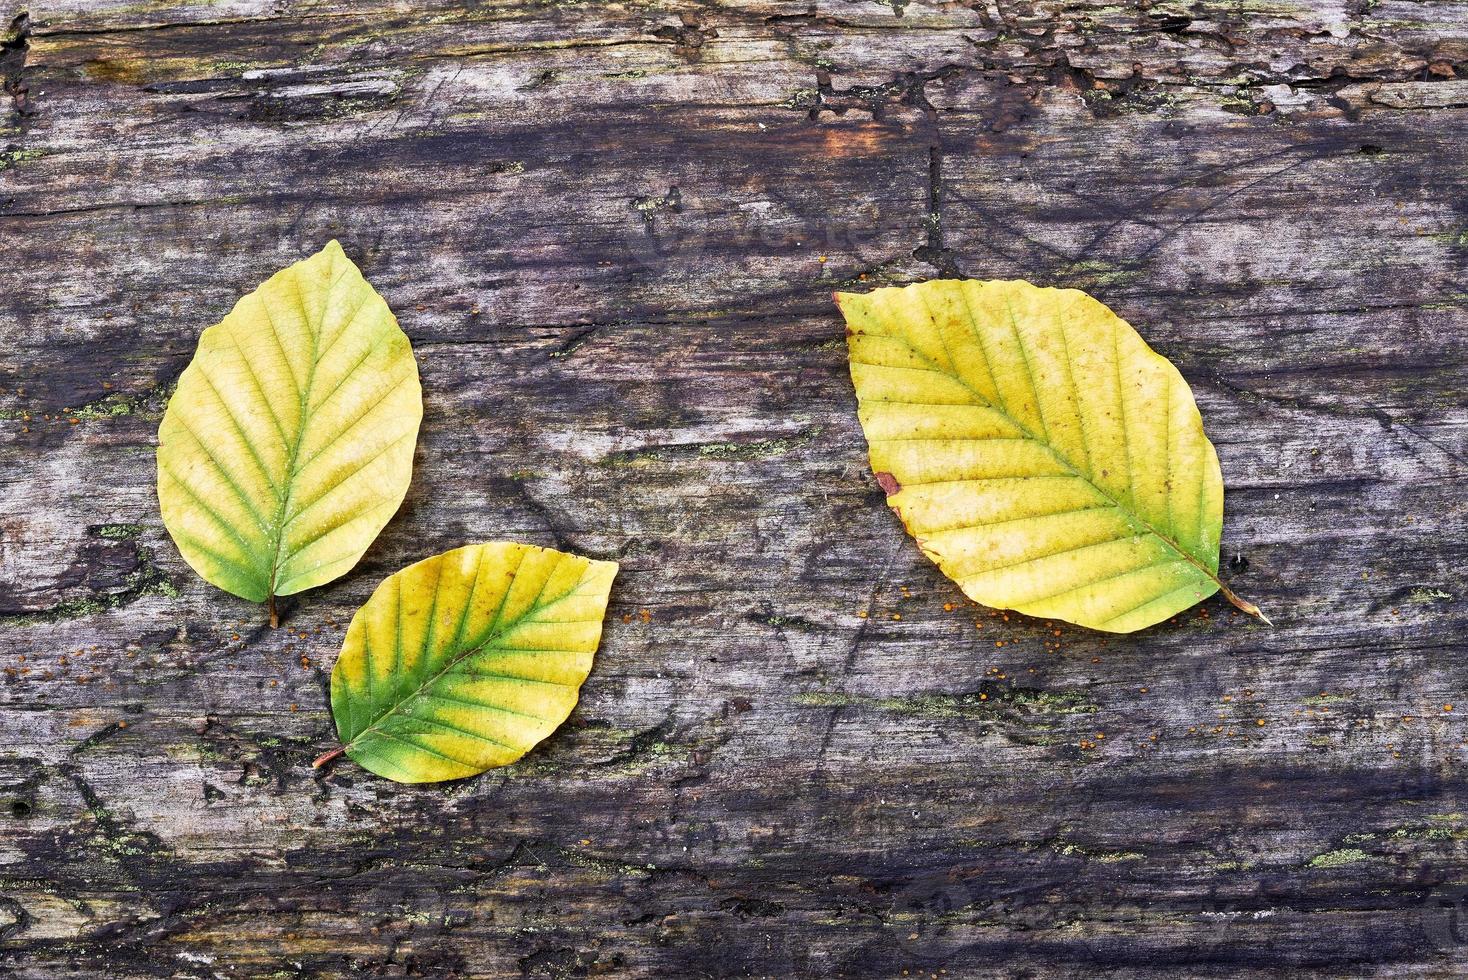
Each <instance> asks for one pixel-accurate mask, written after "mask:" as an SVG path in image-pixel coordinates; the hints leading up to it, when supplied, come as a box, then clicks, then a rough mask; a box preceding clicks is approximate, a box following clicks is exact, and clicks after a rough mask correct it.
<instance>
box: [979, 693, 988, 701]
mask: <svg viewBox="0 0 1468 980" xmlns="http://www.w3.org/2000/svg"><path fill="white" fill-rule="evenodd" d="M979 700H980V701H987V700H989V695H987V694H980V695H979Z"/></svg>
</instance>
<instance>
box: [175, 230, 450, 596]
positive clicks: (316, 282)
mask: <svg viewBox="0 0 1468 980" xmlns="http://www.w3.org/2000/svg"><path fill="white" fill-rule="evenodd" d="M422 419H423V397H422V391H421V389H420V388H419V385H418V365H417V364H416V362H415V361H414V360H413V350H412V347H411V345H410V344H409V343H408V338H407V336H406V335H405V334H404V333H403V331H402V330H400V329H399V328H398V322H397V319H396V318H395V317H394V316H393V314H392V311H391V310H390V309H388V307H387V303H386V302H385V301H384V300H383V298H382V297H381V296H379V295H378V294H377V291H376V290H374V289H373V288H372V286H371V284H369V283H368V282H367V280H366V279H364V278H362V273H361V272H360V271H359V270H358V269H357V267H356V266H355V265H354V264H352V260H351V259H349V258H347V257H346V255H345V254H344V253H343V252H342V249H341V246H340V245H338V244H337V243H336V242H332V243H331V244H329V245H327V246H326V248H324V249H322V250H321V251H320V252H318V253H316V254H315V255H313V256H311V257H310V258H309V259H306V260H304V261H302V262H297V263H296V264H295V265H292V266H290V267H289V268H287V269H284V270H282V271H280V272H278V273H276V274H275V275H274V276H272V277H271V278H270V279H269V280H268V281H267V282H266V283H265V284H264V285H262V286H261V287H260V288H259V289H256V290H255V291H254V292H252V293H250V294H249V295H248V296H245V297H244V298H243V299H241V300H240V301H239V302H238V303H237V304H236V305H235V308H234V309H233V310H231V311H230V313H229V315H228V316H226V317H225V318H224V319H223V320H221V321H220V322H219V323H217V324H215V325H214V326H212V327H210V328H208V329H207V330H205V331H204V333H203V334H202V335H201V336H200V337H199V349H198V351H197V352H196V353H195V354H194V359H193V361H192V362H190V364H189V366H188V367H187V368H185V369H184V372H183V375H182V376H181V377H180V378H179V382H178V390H177V391H176V392H175V393H174V395H173V397H172V398H171V399H170V400H169V402H168V410H167V411H166V412H165V413H164V416H163V424H162V426H161V427H160V428H159V431H158V499H159V502H160V504H161V506H162V511H163V522H164V524H165V525H167V527H168V532H169V534H171V535H172V536H173V540H174V542H175V543H176V544H177V545H178V549H179V551H180V552H182V553H183V557H184V560H185V561H187V562H188V563H189V565H190V566H192V567H193V569H194V571H196V572H198V573H199V574H200V575H201V576H203V577H204V578H205V579H206V580H208V581H209V582H212V583H213V584H214V585H217V586H219V588H221V589H224V590H225V591H227V592H232V593H234V594H235V595H237V596H240V597H242V598H245V599H249V600H251V601H253V602H269V603H270V605H271V620H272V625H273V624H274V615H275V614H274V609H275V597H276V596H285V595H291V594H293V593H296V592H301V591H303V590H305V589H310V588H315V587H316V586H318V585H323V584H325V583H327V582H330V581H331V580H332V579H335V578H337V577H338V576H340V575H342V574H344V573H346V572H347V571H348V570H349V569H350V568H351V567H352V566H353V565H355V564H356V563H357V560H358V559H359V558H361V557H362V553H363V552H364V551H366V550H367V546H368V545H370V544H371V543H372V540H373V539H374V538H376V537H377V534H378V532H379V531H381V530H382V528H383V525H385V524H386V523H387V522H388V519H389V518H391V517H392V515H393V513H394V512H395V511H396V510H397V509H398V506H399V505H400V504H401V503H402V501H403V496H404V494H406V493H407V491H408V481H409V479H410V478H411V477H412V472H413V447H414V444H415V443H416V441H417V435H418V425H419V423H420V422H421V421H422Z"/></svg>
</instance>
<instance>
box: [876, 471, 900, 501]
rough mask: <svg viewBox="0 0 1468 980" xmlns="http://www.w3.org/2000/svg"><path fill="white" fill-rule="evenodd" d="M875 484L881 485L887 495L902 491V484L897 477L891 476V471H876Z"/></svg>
mask: <svg viewBox="0 0 1468 980" xmlns="http://www.w3.org/2000/svg"><path fill="white" fill-rule="evenodd" d="M877 485H878V486H879V487H881V488H882V492H883V493H885V494H886V495H887V496H889V497H890V496H892V495H893V494H895V493H901V492H902V484H900V483H898V482H897V477H895V476H893V475H892V474H891V473H878V474H877Z"/></svg>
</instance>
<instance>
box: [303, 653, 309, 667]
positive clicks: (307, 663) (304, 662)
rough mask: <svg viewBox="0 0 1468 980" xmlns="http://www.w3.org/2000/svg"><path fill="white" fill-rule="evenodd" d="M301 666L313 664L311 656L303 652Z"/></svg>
mask: <svg viewBox="0 0 1468 980" xmlns="http://www.w3.org/2000/svg"><path fill="white" fill-rule="evenodd" d="M301 666H302V667H309V666H311V658H310V657H308V656H306V655H305V654H304V653H303V654H301Z"/></svg>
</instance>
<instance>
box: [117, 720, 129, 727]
mask: <svg viewBox="0 0 1468 980" xmlns="http://www.w3.org/2000/svg"><path fill="white" fill-rule="evenodd" d="M117 727H118V728H126V727H127V722H125V721H119V722H118V723H117Z"/></svg>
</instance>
